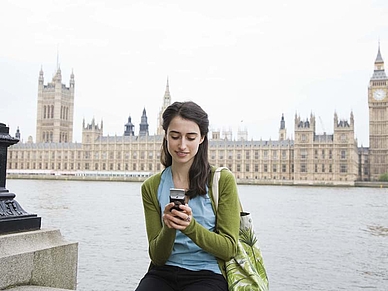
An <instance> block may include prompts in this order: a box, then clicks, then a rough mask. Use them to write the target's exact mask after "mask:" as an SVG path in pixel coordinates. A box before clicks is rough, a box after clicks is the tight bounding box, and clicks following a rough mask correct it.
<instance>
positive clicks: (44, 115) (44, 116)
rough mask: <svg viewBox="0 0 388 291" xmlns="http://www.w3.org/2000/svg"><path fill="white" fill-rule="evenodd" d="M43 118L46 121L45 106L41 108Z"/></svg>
mask: <svg viewBox="0 0 388 291" xmlns="http://www.w3.org/2000/svg"><path fill="white" fill-rule="evenodd" d="M43 118H44V119H46V105H45V106H43Z"/></svg>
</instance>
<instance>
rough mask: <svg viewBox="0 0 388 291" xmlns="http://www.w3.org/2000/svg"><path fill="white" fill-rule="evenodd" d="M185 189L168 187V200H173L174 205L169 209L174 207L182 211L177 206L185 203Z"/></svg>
mask: <svg viewBox="0 0 388 291" xmlns="http://www.w3.org/2000/svg"><path fill="white" fill-rule="evenodd" d="M185 194H186V190H185V189H178V188H170V202H174V206H173V207H172V208H171V209H170V210H173V209H176V210H178V211H183V210H182V209H180V208H179V205H185V204H186V203H185V198H186V196H185Z"/></svg>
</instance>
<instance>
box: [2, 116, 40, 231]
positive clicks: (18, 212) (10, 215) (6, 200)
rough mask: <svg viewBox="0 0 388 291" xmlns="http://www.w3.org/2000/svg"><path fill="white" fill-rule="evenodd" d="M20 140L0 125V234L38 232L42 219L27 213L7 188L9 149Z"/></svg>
mask: <svg viewBox="0 0 388 291" xmlns="http://www.w3.org/2000/svg"><path fill="white" fill-rule="evenodd" d="M18 142H19V140H18V139H17V138H14V137H12V136H10V135H9V128H8V127H7V126H6V125H5V124H4V123H0V234H5V233H12V232H20V231H30V230H38V229H40V226H41V218H40V217H38V216H37V215H36V214H29V213H27V212H26V211H25V210H24V209H23V208H22V207H21V206H20V204H19V203H18V202H17V201H16V200H15V199H14V198H15V196H16V195H15V194H14V193H10V192H9V191H8V190H7V189H6V188H5V182H6V175H7V149H8V147H9V146H11V145H13V144H15V143H18Z"/></svg>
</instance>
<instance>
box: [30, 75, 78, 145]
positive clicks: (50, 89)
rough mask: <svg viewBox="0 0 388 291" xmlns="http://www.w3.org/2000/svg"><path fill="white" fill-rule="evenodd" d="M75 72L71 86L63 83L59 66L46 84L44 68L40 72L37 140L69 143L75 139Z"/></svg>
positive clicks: (71, 78) (71, 79)
mask: <svg viewBox="0 0 388 291" xmlns="http://www.w3.org/2000/svg"><path fill="white" fill-rule="evenodd" d="M73 114H74V74H73V73H72V74H71V75H70V86H69V87H66V85H64V84H62V74H61V69H60V68H59V67H58V69H57V72H56V74H55V75H54V77H53V79H52V81H51V82H49V83H48V84H47V85H44V78H43V70H42V69H41V70H40V73H39V84H38V105H37V115H36V116H37V119H36V142H37V143H42V142H54V143H67V142H71V141H72V140H73V119H74V117H73Z"/></svg>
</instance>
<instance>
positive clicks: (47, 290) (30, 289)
mask: <svg viewBox="0 0 388 291" xmlns="http://www.w3.org/2000/svg"><path fill="white" fill-rule="evenodd" d="M69 290H70V289H58V288H51V287H41V286H32V285H29V286H17V287H14V288H10V289H7V291H69Z"/></svg>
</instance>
